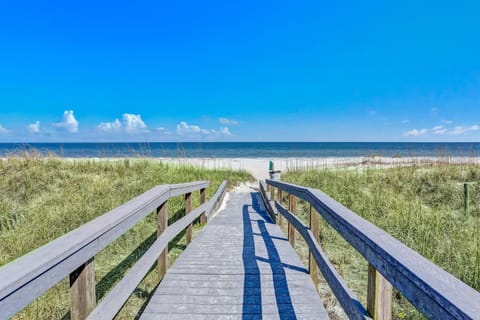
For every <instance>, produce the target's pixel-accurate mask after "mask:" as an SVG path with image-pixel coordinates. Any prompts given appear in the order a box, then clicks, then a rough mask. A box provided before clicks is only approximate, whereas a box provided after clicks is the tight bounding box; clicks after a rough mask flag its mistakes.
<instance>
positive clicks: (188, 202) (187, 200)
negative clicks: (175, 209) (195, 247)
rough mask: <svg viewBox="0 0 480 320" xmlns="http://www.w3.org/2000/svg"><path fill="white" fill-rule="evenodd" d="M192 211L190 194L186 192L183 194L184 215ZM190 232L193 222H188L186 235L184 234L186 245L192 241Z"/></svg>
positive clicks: (191, 232) (191, 231)
mask: <svg viewBox="0 0 480 320" xmlns="http://www.w3.org/2000/svg"><path fill="white" fill-rule="evenodd" d="M190 211H192V194H191V193H186V194H185V215H188V214H189V213H190ZM192 234H193V222H192V223H190V224H189V225H188V227H187V235H186V242H187V245H188V244H189V243H190V242H192Z"/></svg>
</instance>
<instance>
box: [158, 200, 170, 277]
mask: <svg viewBox="0 0 480 320" xmlns="http://www.w3.org/2000/svg"><path fill="white" fill-rule="evenodd" d="M167 227H168V202H167V201H165V202H164V203H162V204H161V205H160V207H158V208H157V238H158V237H160V235H161V234H162V233H163V232H164V231H165V230H166V229H167ZM157 265H158V278H159V280H162V279H163V276H165V273H167V267H168V246H166V248H165V249H164V250H163V251H162V253H160V256H158V260H157Z"/></svg>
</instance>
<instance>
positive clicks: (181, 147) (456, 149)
mask: <svg viewBox="0 0 480 320" xmlns="http://www.w3.org/2000/svg"><path fill="white" fill-rule="evenodd" d="M33 150H35V151H39V152H40V153H42V154H43V155H48V154H55V155H56V156H59V157H72V158H81V157H100V158H111V157H168V158H170V157H171V158H177V157H188V158H322V157H363V156H373V155H379V156H386V157H412V156H467V157H471V156H479V155H480V143H476V142H475V143H467V142H465V143H406V142H405V143H404V142H181V143H180V142H179V143H176V142H153V143H152V142H149V143H28V144H24V143H0V156H2V157H5V156H8V155H15V154H19V153H21V152H23V151H33Z"/></svg>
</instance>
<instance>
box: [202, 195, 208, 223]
mask: <svg viewBox="0 0 480 320" xmlns="http://www.w3.org/2000/svg"><path fill="white" fill-rule="evenodd" d="M206 197H207V189H206V188H203V189H200V204H202V203H205V201H206ZM200 223H201V224H205V223H207V216H206V214H205V212H204V213H202V215H201V216H200Z"/></svg>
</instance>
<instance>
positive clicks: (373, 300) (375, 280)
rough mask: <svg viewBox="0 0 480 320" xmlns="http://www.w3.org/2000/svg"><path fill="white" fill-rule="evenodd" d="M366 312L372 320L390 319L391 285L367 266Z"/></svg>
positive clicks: (370, 266)
mask: <svg viewBox="0 0 480 320" xmlns="http://www.w3.org/2000/svg"><path fill="white" fill-rule="evenodd" d="M367 310H368V313H369V314H370V316H372V317H373V319H374V320H390V319H392V285H391V284H390V283H388V281H387V280H386V279H385V278H384V277H383V276H382V275H381V274H380V273H379V272H378V271H377V270H376V269H375V267H374V266H373V265H371V264H370V263H369V264H368V285H367Z"/></svg>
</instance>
